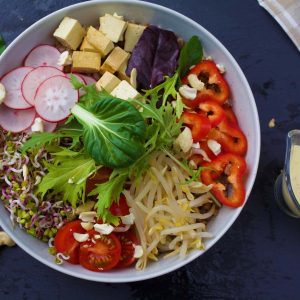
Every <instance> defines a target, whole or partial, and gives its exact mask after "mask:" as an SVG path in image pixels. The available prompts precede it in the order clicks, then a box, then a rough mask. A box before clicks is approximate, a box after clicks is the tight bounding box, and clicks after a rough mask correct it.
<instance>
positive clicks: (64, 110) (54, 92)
mask: <svg viewBox="0 0 300 300" xmlns="http://www.w3.org/2000/svg"><path fill="white" fill-rule="evenodd" d="M34 101H35V109H36V112H37V113H38V115H39V116H40V117H41V118H42V119H43V120H45V121H48V122H58V121H61V120H64V119H65V118H66V117H68V116H69V115H70V113H71V109H72V108H73V106H74V105H75V104H76V102H77V101H78V91H76V90H75V89H74V88H73V86H72V84H71V82H70V79H69V78H67V77H65V76H60V75H58V76H53V77H51V78H48V79H47V80H45V81H44V82H43V83H42V84H41V85H40V86H39V88H38V90H37V92H36V95H35V100H34Z"/></svg>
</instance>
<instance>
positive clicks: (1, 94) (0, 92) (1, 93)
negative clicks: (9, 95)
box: [0, 82, 6, 104]
mask: <svg viewBox="0 0 300 300" xmlns="http://www.w3.org/2000/svg"><path fill="white" fill-rule="evenodd" d="M5 97H6V90H5V86H4V85H3V84H2V83H1V82H0V104H1V103H3V101H4V99H5Z"/></svg>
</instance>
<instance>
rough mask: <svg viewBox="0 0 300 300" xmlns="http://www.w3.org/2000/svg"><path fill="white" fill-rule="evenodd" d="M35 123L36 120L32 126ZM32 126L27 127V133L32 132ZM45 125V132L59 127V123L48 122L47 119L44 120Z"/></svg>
mask: <svg viewBox="0 0 300 300" xmlns="http://www.w3.org/2000/svg"><path fill="white" fill-rule="evenodd" d="M33 123H34V120H33V122H32V124H31V126H32V125H33ZM31 126H30V127H28V128H27V129H25V130H24V131H25V132H27V133H31V132H32V130H31ZM43 127H44V132H53V131H54V130H55V129H56V127H57V123H53V122H47V121H44V120H43Z"/></svg>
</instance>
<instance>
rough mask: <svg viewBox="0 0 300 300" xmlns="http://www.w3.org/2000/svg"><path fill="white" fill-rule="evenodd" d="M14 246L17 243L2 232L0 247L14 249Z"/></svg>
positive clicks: (0, 233) (0, 232)
mask: <svg viewBox="0 0 300 300" xmlns="http://www.w3.org/2000/svg"><path fill="white" fill-rule="evenodd" d="M14 245H15V242H14V241H13V240H12V239H11V238H10V237H9V235H8V234H7V233H6V232H4V231H0V246H8V247H12V246H14Z"/></svg>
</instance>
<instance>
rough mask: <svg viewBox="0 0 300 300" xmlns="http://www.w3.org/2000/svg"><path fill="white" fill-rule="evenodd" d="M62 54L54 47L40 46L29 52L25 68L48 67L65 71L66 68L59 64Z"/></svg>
mask: <svg viewBox="0 0 300 300" xmlns="http://www.w3.org/2000/svg"><path fill="white" fill-rule="evenodd" d="M60 54H61V53H60V52H59V51H58V50H57V49H56V48H55V47H53V46H50V45H40V46H37V47H35V48H33V49H32V50H31V51H30V52H29V54H28V55H27V57H26V58H25V62H24V66H27V67H33V68H37V67H41V66H48V67H55V68H57V69H59V70H63V68H64V67H63V66H59V65H58V64H57V63H58V59H59V57H60Z"/></svg>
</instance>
